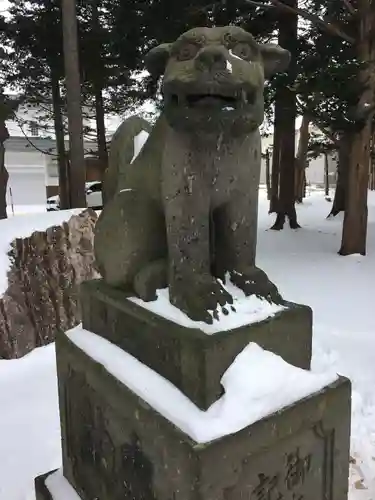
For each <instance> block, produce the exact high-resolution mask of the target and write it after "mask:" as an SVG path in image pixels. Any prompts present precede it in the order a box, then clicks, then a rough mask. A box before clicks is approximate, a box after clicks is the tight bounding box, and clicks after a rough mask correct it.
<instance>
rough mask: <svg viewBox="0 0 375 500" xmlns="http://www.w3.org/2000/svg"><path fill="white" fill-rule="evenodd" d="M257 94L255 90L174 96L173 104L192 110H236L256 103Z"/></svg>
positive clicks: (172, 98)
mask: <svg viewBox="0 0 375 500" xmlns="http://www.w3.org/2000/svg"><path fill="white" fill-rule="evenodd" d="M255 98H256V93H255V91H254V90H252V91H245V90H241V91H238V92H231V93H229V92H228V93H225V92H223V93H218V92H212V93H211V92H206V93H186V94H185V93H184V94H172V95H171V103H172V104H173V105H175V106H184V107H188V108H191V109H197V108H214V109H224V110H235V109H240V108H243V107H244V106H246V105H252V104H254V102H255Z"/></svg>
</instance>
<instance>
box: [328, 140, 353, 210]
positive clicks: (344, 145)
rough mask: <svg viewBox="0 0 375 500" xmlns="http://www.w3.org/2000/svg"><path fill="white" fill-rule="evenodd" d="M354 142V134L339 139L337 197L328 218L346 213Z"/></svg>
mask: <svg viewBox="0 0 375 500" xmlns="http://www.w3.org/2000/svg"><path fill="white" fill-rule="evenodd" d="M352 141H353V137H352V134H350V133H349V132H345V133H342V134H341V136H340V139H339V151H338V165H337V180H336V190H335V197H334V199H333V204H332V208H331V211H330V213H329V214H328V217H336V215H338V214H339V213H340V212H344V211H345V206H346V193H347V188H348V182H349V178H348V172H349V155H350V149H351V144H352Z"/></svg>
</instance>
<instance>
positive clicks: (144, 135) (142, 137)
mask: <svg viewBox="0 0 375 500" xmlns="http://www.w3.org/2000/svg"><path fill="white" fill-rule="evenodd" d="M149 136H150V134H149V133H148V132H146V131H145V130H142V131H141V132H139V134H138V135H136V136H135V137H134V156H133V159H132V161H131V162H130V163H133V162H134V161H135V160H136V158H137V157H138V156H139V154H140V152H141V151H142V149H143V147H144V145H145V144H146V142H147V139H148V138H149Z"/></svg>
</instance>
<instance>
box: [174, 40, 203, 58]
mask: <svg viewBox="0 0 375 500" xmlns="http://www.w3.org/2000/svg"><path fill="white" fill-rule="evenodd" d="M198 50H199V47H198V45H195V44H194V43H188V44H185V45H183V46H182V47H181V48H180V50H179V51H178V54H177V59H178V60H179V61H189V60H190V59H194V57H195V56H196V55H197V53H198Z"/></svg>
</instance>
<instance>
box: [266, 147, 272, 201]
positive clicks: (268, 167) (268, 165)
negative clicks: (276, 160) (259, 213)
mask: <svg viewBox="0 0 375 500" xmlns="http://www.w3.org/2000/svg"><path fill="white" fill-rule="evenodd" d="M265 156H266V186H267V200H268V201H269V200H270V199H271V159H270V152H269V150H268V149H267V151H266V153H265Z"/></svg>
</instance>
